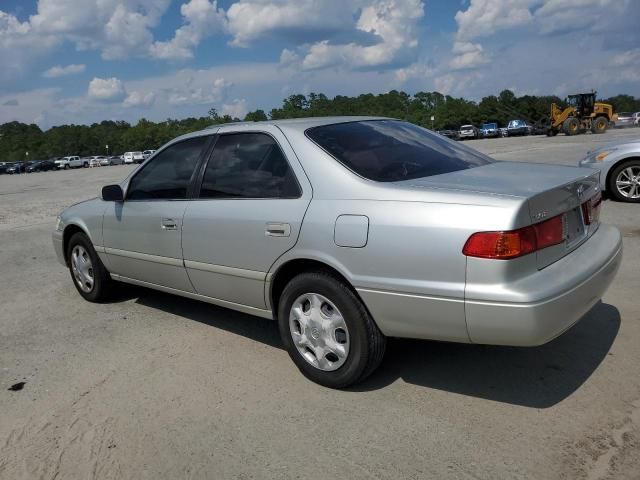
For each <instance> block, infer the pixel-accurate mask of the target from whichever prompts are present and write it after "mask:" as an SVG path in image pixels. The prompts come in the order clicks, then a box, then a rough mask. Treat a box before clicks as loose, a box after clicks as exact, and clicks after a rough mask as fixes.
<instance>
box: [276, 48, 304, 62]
mask: <svg viewBox="0 0 640 480" xmlns="http://www.w3.org/2000/svg"><path fill="white" fill-rule="evenodd" d="M299 61H300V56H299V55H298V54H297V53H296V52H294V51H292V50H289V49H288V48H285V49H284V50H282V53H281V54H280V65H281V66H283V67H289V66H291V65H296V64H297V63H298V62H299Z"/></svg>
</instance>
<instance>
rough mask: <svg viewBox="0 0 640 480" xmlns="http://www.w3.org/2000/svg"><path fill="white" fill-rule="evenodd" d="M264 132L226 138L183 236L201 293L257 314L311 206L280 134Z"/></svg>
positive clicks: (206, 174) (187, 216) (186, 218)
mask: <svg viewBox="0 0 640 480" xmlns="http://www.w3.org/2000/svg"><path fill="white" fill-rule="evenodd" d="M262 130H263V131H261V132H250V131H247V132H243V133H229V134H224V133H222V132H223V130H221V132H220V135H219V137H218V139H217V141H216V144H215V147H214V149H213V154H212V156H211V158H210V159H209V161H208V163H207V165H206V168H205V170H204V176H203V178H202V184H201V187H200V190H199V195H198V198H197V199H194V200H192V201H191V202H189V205H188V206H187V209H186V212H185V216H184V223H183V233H182V249H183V255H184V261H185V267H186V269H187V272H188V274H189V278H190V279H191V282H192V283H193V286H194V287H195V289H196V291H197V293H199V294H201V295H206V296H208V297H213V298H216V299H219V300H224V301H227V302H232V303H236V304H241V305H246V306H250V307H255V308H265V307H266V304H265V298H264V286H265V279H266V275H267V272H268V271H269V268H270V267H271V265H273V263H274V262H275V261H276V259H277V258H278V257H280V256H281V255H282V254H283V253H285V252H286V251H287V250H289V249H291V248H292V247H293V246H294V245H295V243H296V241H297V239H298V233H299V232H300V227H301V224H302V219H303V217H304V213H305V211H306V208H307V206H308V205H309V201H310V199H311V191H310V190H311V189H310V186H309V184H308V181H307V179H306V176H304V172H303V171H302V169H301V167H300V165H299V163H297V159H296V158H295V154H294V153H293V151H292V150H291V147H290V146H289V145H288V143H287V142H286V139H285V138H284V136H283V135H282V132H280V131H279V130H277V129H275V128H273V130H268V126H265V127H262ZM267 132H268V133H267Z"/></svg>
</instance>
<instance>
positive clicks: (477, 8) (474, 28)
mask: <svg viewBox="0 0 640 480" xmlns="http://www.w3.org/2000/svg"><path fill="white" fill-rule="evenodd" d="M537 2H538V0H471V3H470V4H469V8H467V9H466V10H460V11H458V12H457V13H456V16H455V19H456V22H457V24H458V34H457V36H458V40H461V41H468V40H470V39H473V38H479V37H487V36H489V35H493V34H495V33H496V32H497V31H498V30H504V29H508V28H513V27H517V26H521V25H526V24H528V23H530V22H531V20H532V18H533V17H532V15H531V11H530V10H529V8H530V7H531V5H533V4H534V3H537ZM580 10H581V9H580Z"/></svg>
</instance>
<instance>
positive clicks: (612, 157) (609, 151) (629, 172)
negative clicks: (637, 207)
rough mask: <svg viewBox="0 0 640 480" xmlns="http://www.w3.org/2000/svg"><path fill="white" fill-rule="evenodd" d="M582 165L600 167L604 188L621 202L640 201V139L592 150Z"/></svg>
mask: <svg viewBox="0 0 640 480" xmlns="http://www.w3.org/2000/svg"><path fill="white" fill-rule="evenodd" d="M579 166H581V167H591V168H596V169H598V170H600V181H601V184H602V189H603V190H604V191H606V192H607V193H608V194H609V195H610V196H611V197H613V198H615V199H616V200H619V201H621V202H634V203H640V140H633V141H630V142H623V143H612V144H609V145H605V146H604V147H600V148H598V149H597V150H593V151H591V152H588V153H587V155H586V156H585V157H584V158H583V159H582V160H580V162H579Z"/></svg>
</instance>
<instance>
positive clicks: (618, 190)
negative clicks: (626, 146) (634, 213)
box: [607, 159, 640, 203]
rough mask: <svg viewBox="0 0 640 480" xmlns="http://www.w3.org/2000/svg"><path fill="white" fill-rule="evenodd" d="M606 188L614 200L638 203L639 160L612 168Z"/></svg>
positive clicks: (639, 196) (639, 201)
mask: <svg viewBox="0 0 640 480" xmlns="http://www.w3.org/2000/svg"><path fill="white" fill-rule="evenodd" d="M607 188H608V190H609V193H610V194H611V196H613V198H615V199H616V200H619V201H621V202H631V203H640V159H633V160H628V161H626V162H622V163H621V164H620V165H618V166H617V167H616V168H614V169H613V171H612V172H611V175H610V176H609V184H608V185H607Z"/></svg>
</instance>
